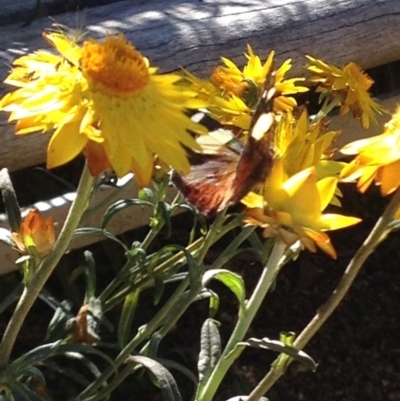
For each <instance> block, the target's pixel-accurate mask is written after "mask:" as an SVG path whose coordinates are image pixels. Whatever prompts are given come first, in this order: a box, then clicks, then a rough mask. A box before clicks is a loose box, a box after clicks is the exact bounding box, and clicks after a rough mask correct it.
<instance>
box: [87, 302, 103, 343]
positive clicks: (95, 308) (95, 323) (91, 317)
mask: <svg viewBox="0 0 400 401" xmlns="http://www.w3.org/2000/svg"><path fill="white" fill-rule="evenodd" d="M102 318H103V308H102V305H101V301H100V299H99V298H95V297H93V298H91V299H90V300H89V302H88V311H87V316H86V322H87V323H86V329H87V332H88V334H89V335H90V336H91V337H93V338H95V339H96V340H97V341H99V340H100V337H99V336H98V334H97V333H98V332H99V331H100V327H99V326H100V323H101V320H102Z"/></svg>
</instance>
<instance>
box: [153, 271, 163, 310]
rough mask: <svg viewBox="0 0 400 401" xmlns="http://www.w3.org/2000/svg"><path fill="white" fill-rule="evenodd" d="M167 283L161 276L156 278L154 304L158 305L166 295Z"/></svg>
mask: <svg viewBox="0 0 400 401" xmlns="http://www.w3.org/2000/svg"><path fill="white" fill-rule="evenodd" d="M164 287H165V282H164V280H163V279H162V278H161V277H159V276H154V299H153V304H154V305H158V303H159V302H160V299H161V297H162V295H163V293H164Z"/></svg>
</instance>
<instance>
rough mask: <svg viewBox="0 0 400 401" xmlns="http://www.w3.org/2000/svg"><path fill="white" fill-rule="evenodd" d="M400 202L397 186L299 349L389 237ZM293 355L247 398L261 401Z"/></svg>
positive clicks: (300, 339) (299, 341)
mask: <svg viewBox="0 0 400 401" xmlns="http://www.w3.org/2000/svg"><path fill="white" fill-rule="evenodd" d="M399 206H400V189H398V190H397V192H396V193H395V195H394V196H393V198H392V200H391V201H390V203H389V205H388V206H387V208H386V209H385V211H384V212H383V214H382V216H381V217H380V218H379V220H378V221H377V223H376V224H375V227H374V228H373V229H372V231H371V232H370V234H369V236H368V237H367V239H366V240H365V241H364V243H363V244H362V245H361V247H360V248H359V249H358V251H357V252H356V254H355V255H354V257H353V259H352V260H351V261H350V263H349V265H348V266H347V269H346V271H345V272H344V273H343V276H342V278H341V280H340V282H339V284H338V285H337V287H336V289H335V290H334V291H333V293H332V295H331V296H330V298H329V299H328V301H327V302H326V303H325V304H324V305H323V306H322V307H321V308H319V310H318V312H317V313H316V315H315V316H314V317H313V319H312V320H311V321H310V323H309V324H308V325H307V326H306V328H305V329H304V330H303V331H302V332H301V333H300V335H299V336H298V337H297V339H296V341H295V342H294V344H293V345H294V346H295V347H296V348H297V349H303V348H304V347H305V346H306V345H307V343H308V342H309V341H310V340H311V338H312V337H313V336H314V335H315V334H316V333H317V332H318V331H319V329H320V328H321V327H322V325H323V324H324V323H325V322H326V320H327V319H328V318H329V316H330V315H331V314H332V313H333V311H334V310H335V309H336V308H337V307H338V305H339V304H340V303H341V302H342V300H343V298H344V297H345V295H346V294H347V293H348V291H349V289H350V287H351V285H352V283H353V281H354V279H355V278H356V277H357V274H358V272H359V271H360V269H361V267H362V266H363V265H364V262H365V261H366V260H367V258H368V257H369V256H370V255H371V253H373V252H374V250H375V249H376V247H377V246H378V245H379V244H380V243H381V242H382V241H384V240H385V239H386V237H387V236H388V234H389V233H390V229H388V227H389V225H390V223H391V222H392V221H393V216H394V214H395V213H396V211H397V210H398V209H399ZM291 362H292V359H289V360H288V363H287V364H286V365H285V367H279V368H278V369H274V368H272V369H271V370H270V371H269V372H268V374H267V375H266V376H265V377H264V378H263V380H262V381H261V382H260V383H259V384H258V385H257V387H256V388H255V389H254V390H253V391H252V393H251V394H250V396H249V397H248V399H247V401H258V400H259V399H260V398H261V397H262V396H263V395H264V394H266V393H267V391H268V390H269V389H270V388H271V387H272V386H273V385H274V384H275V382H276V381H277V380H278V379H279V378H280V377H281V376H282V375H283V374H284V373H285V368H286V367H287V366H288V364H289V363H291Z"/></svg>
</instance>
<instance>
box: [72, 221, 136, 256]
mask: <svg viewBox="0 0 400 401" xmlns="http://www.w3.org/2000/svg"><path fill="white" fill-rule="evenodd" d="M85 236H93V237H102V238H106V239H109V240H111V241H114V242H116V243H117V244H119V245H121V247H122V248H123V250H124V251H125V252H128V251H129V248H128V247H127V246H126V245H125V244H124V243H123V242H122V241H120V240H119V239H118V238H117V237H116V236H115V235H113V234H111V233H110V232H109V231H107V230H105V229H102V228H96V227H82V228H77V229H76V230H75V231H74V237H85Z"/></svg>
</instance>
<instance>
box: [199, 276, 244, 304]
mask: <svg viewBox="0 0 400 401" xmlns="http://www.w3.org/2000/svg"><path fill="white" fill-rule="evenodd" d="M213 278H214V279H217V280H219V281H221V283H223V284H225V285H226V286H227V287H228V288H229V289H230V290H231V291H232V292H233V293H234V294H235V295H236V298H237V299H238V301H239V304H240V308H243V307H244V301H245V288H244V281H243V279H242V277H241V276H239V275H238V274H235V273H232V272H231V271H229V270H225V269H214V270H208V271H206V272H205V274H204V276H203V285H204V286H206V285H207V284H208V282H209V281H210V280H211V279H213Z"/></svg>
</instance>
